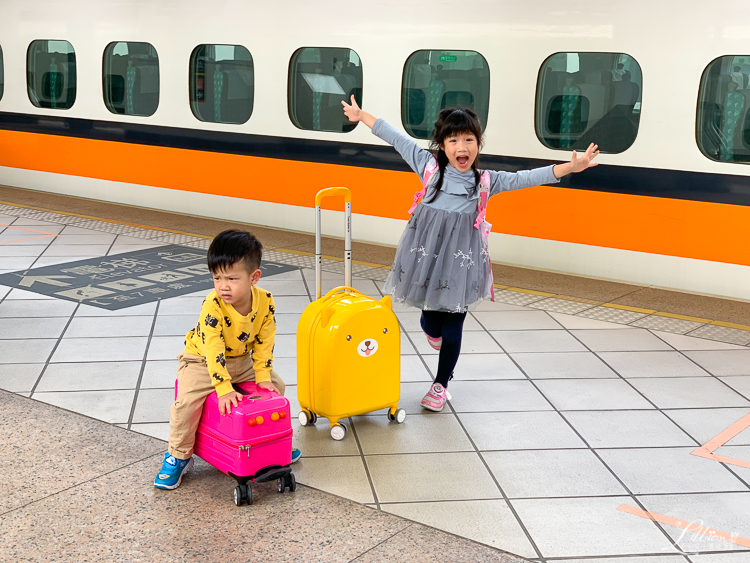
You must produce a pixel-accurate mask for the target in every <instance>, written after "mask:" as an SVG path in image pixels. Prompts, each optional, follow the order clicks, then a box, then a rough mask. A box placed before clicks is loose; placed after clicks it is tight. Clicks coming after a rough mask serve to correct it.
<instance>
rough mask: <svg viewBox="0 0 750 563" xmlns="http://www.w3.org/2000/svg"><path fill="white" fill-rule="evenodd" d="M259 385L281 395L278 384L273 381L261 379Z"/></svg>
mask: <svg viewBox="0 0 750 563" xmlns="http://www.w3.org/2000/svg"><path fill="white" fill-rule="evenodd" d="M257 385H258V387H260V388H261V389H265V390H266V391H273V392H274V393H278V394H279V395H281V393H280V392H279V390H278V389H276V386H275V385H274V384H273V383H271V382H270V381H261V382H260V383H258V384H257Z"/></svg>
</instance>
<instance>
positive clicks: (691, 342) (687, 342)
mask: <svg viewBox="0 0 750 563" xmlns="http://www.w3.org/2000/svg"><path fill="white" fill-rule="evenodd" d="M651 332H652V333H654V335H656V336H658V337H659V338H661V339H662V340H664V341H666V342H667V344H669V345H670V346H672V347H674V348H675V349H677V350H747V348H745V347H744V346H739V345H738V344H729V343H727V342H717V341H716V340H707V339H706V338H696V337H694V336H684V335H682V334H672V333H671V332H661V331H658V330H652V331H651Z"/></svg>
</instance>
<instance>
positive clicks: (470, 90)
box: [401, 51, 490, 139]
mask: <svg viewBox="0 0 750 563" xmlns="http://www.w3.org/2000/svg"><path fill="white" fill-rule="evenodd" d="M489 105H490V68H489V66H488V65H487V60H486V59H485V58H484V57H483V56H482V55H480V54H479V53H477V52H476V51H416V52H415V53H412V55H411V56H410V57H409V59H408V60H407V61H406V65H405V66H404V77H403V82H402V84H401V120H402V121H403V124H404V128H405V129H406V131H407V132H408V133H409V135H411V136H412V137H416V138H417V139H428V138H429V137H430V135H432V130H433V128H434V126H435V121H436V120H437V116H438V114H439V113H440V110H442V109H444V108H450V107H470V108H472V109H473V110H474V111H475V112H476V114H477V116H478V117H479V122H480V123H481V124H482V126H483V127H485V126H486V125H487V114H488V112H489Z"/></svg>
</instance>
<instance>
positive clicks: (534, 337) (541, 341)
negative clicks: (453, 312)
mask: <svg viewBox="0 0 750 563" xmlns="http://www.w3.org/2000/svg"><path fill="white" fill-rule="evenodd" d="M491 334H492V336H493V337H495V339H496V340H497V341H498V342H499V343H500V345H501V346H502V347H503V349H504V350H505V352H507V353H509V354H513V353H515V352H584V351H585V350H586V348H584V346H583V345H582V344H581V343H580V342H578V341H577V340H576V339H575V338H573V337H572V336H571V335H570V334H569V333H568V332H567V331H565V330H526V331H493V332H492V333H491Z"/></svg>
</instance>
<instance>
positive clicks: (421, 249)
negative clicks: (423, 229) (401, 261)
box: [411, 246, 427, 264]
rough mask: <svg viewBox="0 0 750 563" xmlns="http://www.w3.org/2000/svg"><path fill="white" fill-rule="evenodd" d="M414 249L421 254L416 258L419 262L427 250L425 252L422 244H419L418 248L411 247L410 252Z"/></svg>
mask: <svg viewBox="0 0 750 563" xmlns="http://www.w3.org/2000/svg"><path fill="white" fill-rule="evenodd" d="M415 250H416V251H417V252H419V253H420V254H421V255H422V256H420V257H419V259H418V260H417V264H419V263H420V262H421V261H422V258H424V257H425V256H427V252H425V250H424V246H420V247H419V248H417V247H414V248H412V249H411V252H414V251H415Z"/></svg>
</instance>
